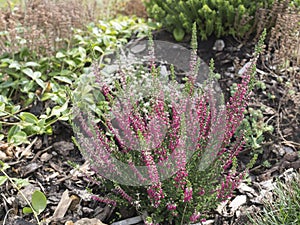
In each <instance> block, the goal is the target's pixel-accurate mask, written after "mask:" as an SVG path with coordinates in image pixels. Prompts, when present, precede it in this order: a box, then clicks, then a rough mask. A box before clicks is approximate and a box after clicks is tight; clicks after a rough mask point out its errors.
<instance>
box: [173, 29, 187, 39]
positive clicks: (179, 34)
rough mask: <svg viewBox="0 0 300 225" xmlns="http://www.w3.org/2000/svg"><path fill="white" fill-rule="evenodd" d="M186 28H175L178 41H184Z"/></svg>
mask: <svg viewBox="0 0 300 225" xmlns="http://www.w3.org/2000/svg"><path fill="white" fill-rule="evenodd" d="M184 35H185V33H184V30H183V29H182V28H175V29H174V30H173V36H174V38H175V40H176V41H182V40H183V38H184Z"/></svg>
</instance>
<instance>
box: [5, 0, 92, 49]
mask: <svg viewBox="0 0 300 225" xmlns="http://www.w3.org/2000/svg"><path fill="white" fill-rule="evenodd" d="M94 4H96V1H94ZM94 8H95V7H93V5H92V4H91V3H90V4H84V3H83V2H82V1H80V0H67V1H63V0H58V1H51V0H28V1H26V4H25V5H24V7H19V8H12V7H8V8H6V9H2V13H1V15H0V28H1V30H2V31H3V30H4V31H5V32H2V35H1V37H0V54H1V53H4V52H9V53H13V52H17V51H19V50H20V48H22V47H28V48H30V49H31V50H33V51H35V52H37V53H38V54H50V53H52V52H53V51H55V50H57V49H58V48H60V47H64V46H65V45H66V41H65V40H67V39H69V38H71V36H72V34H73V31H72V28H82V27H84V25H85V24H86V23H87V22H90V21H94V20H95V19H96V16H95V12H94V10H93V9H94Z"/></svg>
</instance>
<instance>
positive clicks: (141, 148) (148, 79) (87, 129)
mask: <svg viewBox="0 0 300 225" xmlns="http://www.w3.org/2000/svg"><path fill="white" fill-rule="evenodd" d="M264 35H265V33H264ZM154 45H155V42H153V41H152V39H151V37H150V41H149V57H148V58H147V59H146V61H145V62H142V61H141V60H137V61H134V62H135V63H133V64H132V63H128V62H127V61H126V60H125V62H124V63H122V60H123V61H124V57H123V58H122V56H121V54H120V55H119V56H118V57H119V59H122V60H120V62H119V65H118V67H117V68H118V69H116V70H115V73H114V76H112V75H110V76H109V75H107V74H106V73H104V71H103V70H100V69H99V65H98V66H96V67H95V68H94V71H93V73H91V74H90V75H88V76H86V78H85V80H84V88H83V87H81V86H79V88H78V89H77V90H75V92H74V96H76V97H75V98H74V99H73V105H74V107H73V112H74V114H73V121H72V124H73V129H74V133H75V136H76V137H75V139H74V140H75V142H76V143H77V145H78V146H79V148H80V150H81V152H82V154H83V156H84V157H85V158H86V160H87V161H89V162H90V163H91V166H92V168H93V170H94V171H95V172H96V173H97V174H98V175H99V177H100V181H101V182H102V183H103V184H104V185H105V187H106V190H107V191H108V192H109V194H108V195H107V196H97V197H95V199H96V200H98V201H100V202H103V203H106V204H109V205H114V206H115V205H117V204H126V205H131V206H132V207H135V208H136V210H137V211H138V212H141V213H143V212H145V211H146V212H147V214H148V217H147V218H146V219H145V222H146V224H158V223H162V222H170V223H175V224H186V223H191V222H199V221H203V220H205V218H206V217H207V216H208V214H209V212H210V211H211V210H213V209H215V208H216V206H217V205H218V203H220V202H222V201H224V200H226V199H227V198H228V197H230V196H231V195H232V194H233V192H234V189H235V188H236V187H237V186H238V184H239V183H240V181H241V180H242V179H243V177H244V175H245V174H246V173H247V169H249V168H250V167H251V166H252V165H253V163H254V161H251V162H249V164H248V165H247V168H246V169H245V170H244V171H238V162H237V160H236V156H237V155H238V153H239V151H240V150H241V149H242V148H243V144H244V141H243V134H242V132H240V133H236V135H235V131H236V130H237V128H238V127H239V125H240V123H241V121H242V119H243V116H244V114H243V113H244V111H245V107H246V105H247V101H248V96H249V92H250V91H251V87H252V86H253V84H252V83H253V75H254V72H255V62H256V60H257V57H258V53H259V52H260V50H261V47H262V45H263V40H260V42H259V44H258V46H257V48H256V54H255V55H254V57H253V59H252V61H251V65H250V66H249V67H248V68H247V70H246V72H245V73H244V74H243V76H242V82H241V83H240V84H238V89H237V91H236V92H235V94H234V95H233V96H232V97H231V98H230V100H229V101H228V102H226V103H224V100H223V98H222V95H221V94H219V92H218V91H217V87H216V85H215V84H216V76H215V74H214V72H213V62H211V71H210V73H209V76H208V77H207V79H206V80H205V82H203V83H202V84H201V85H199V84H197V82H196V81H197V76H198V69H199V68H198V67H199V60H198V58H197V54H196V49H197V41H196V25H195V24H194V27H193V38H192V42H191V45H192V49H193V50H192V52H191V60H190V65H189V71H188V72H187V74H186V77H185V78H186V79H184V81H183V82H182V83H180V82H178V81H177V80H176V76H177V73H176V65H171V66H170V71H169V73H168V76H163V75H162V73H161V70H163V68H162V67H161V66H159V64H158V63H157V61H156V60H157V59H156V58H155V52H154V47H153V46H154ZM80 96H81V98H80ZM91 96H94V98H95V100H97V101H102V102H105V104H103V103H102V105H105V107H103V110H102V113H96V114H95V113H94V111H93V110H92V109H91V108H90V107H89V106H90V105H91V102H90V100H91V99H92V98H91ZM86 97H89V98H88V99H89V101H85V99H86ZM234 139H235V141H233V140H234ZM108 196H109V197H108Z"/></svg>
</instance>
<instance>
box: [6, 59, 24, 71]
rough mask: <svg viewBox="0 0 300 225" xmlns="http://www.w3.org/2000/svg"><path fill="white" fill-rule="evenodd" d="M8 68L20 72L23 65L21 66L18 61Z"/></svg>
mask: <svg viewBox="0 0 300 225" xmlns="http://www.w3.org/2000/svg"><path fill="white" fill-rule="evenodd" d="M8 68H14V69H17V70H19V69H20V68H21V65H20V63H19V62H17V61H13V62H12V63H11V64H10V65H9V67H8Z"/></svg>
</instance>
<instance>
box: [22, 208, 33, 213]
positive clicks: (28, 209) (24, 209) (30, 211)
mask: <svg viewBox="0 0 300 225" xmlns="http://www.w3.org/2000/svg"><path fill="white" fill-rule="evenodd" d="M22 211H23V213H24V214H30V213H32V209H31V208H30V207H24V208H23V210H22Z"/></svg>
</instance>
